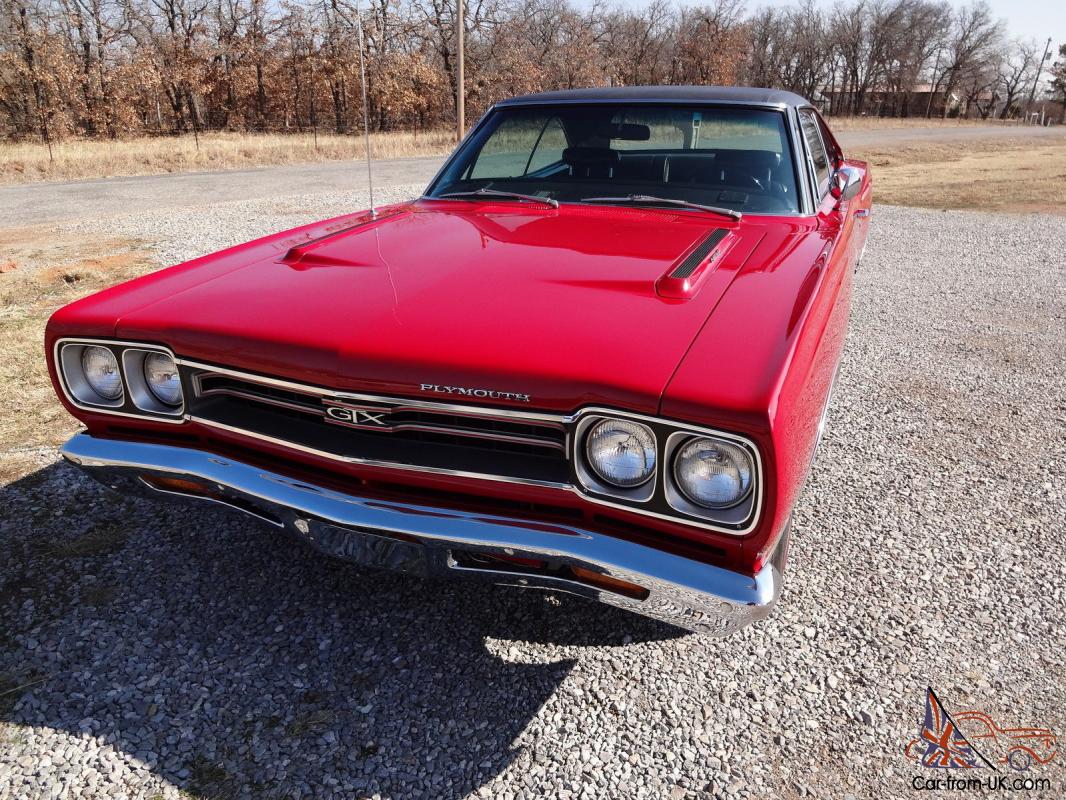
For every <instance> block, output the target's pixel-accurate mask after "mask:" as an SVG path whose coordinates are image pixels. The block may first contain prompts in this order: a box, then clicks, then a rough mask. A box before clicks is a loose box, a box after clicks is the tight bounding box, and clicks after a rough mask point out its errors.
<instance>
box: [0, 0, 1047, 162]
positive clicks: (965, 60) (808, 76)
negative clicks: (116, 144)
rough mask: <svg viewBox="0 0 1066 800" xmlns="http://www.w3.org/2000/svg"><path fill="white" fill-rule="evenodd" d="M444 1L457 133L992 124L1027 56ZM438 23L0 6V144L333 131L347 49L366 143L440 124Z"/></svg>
mask: <svg viewBox="0 0 1066 800" xmlns="http://www.w3.org/2000/svg"><path fill="white" fill-rule="evenodd" d="M460 1H461V2H465V6H464V9H465V14H464V16H465V25H464V31H465V40H466V48H465V72H466V81H465V83H466V86H465V102H466V107H467V109H469V112H468V113H469V114H471V115H476V114H478V113H479V112H481V111H483V110H484V109H485V108H487V107H488V106H489V105H491V104H492V103H493V102H495V101H497V100H500V99H502V98H504V97H508V96H511V95H515V94H523V93H527V92H535V91H540V90H545V89H554V88H572V87H579V86H604V85H634V84H741V85H750V86H773V87H779V88H786V89H791V90H794V91H797V92H799V93H801V94H803V95H805V96H807V97H809V98H811V99H812V100H814V101H815V102H817V103H819V104H820V105H821V106H822V107H823V109H824V111H825V112H826V113H829V114H879V115H897V116H918V115H924V116H948V115H955V114H965V115H969V116H982V117H990V116H998V117H1004V118H1008V117H1012V116H1016V115H1018V114H1019V113H1021V112H1022V111H1023V110H1024V108H1025V106H1026V103H1027V100H1028V94H1029V93H1030V92H1031V91H1032V87H1033V85H1034V80H1035V78H1036V75H1037V71H1038V67H1039V66H1040V63H1041V57H1042V55H1043V43H1042V42H1041V43H1037V42H1027V41H1019V40H1012V39H1010V38H1009V36H1008V33H1007V31H1006V30H1005V26H1004V24H1003V23H1002V22H1001V21H999V20H997V19H996V18H995V17H994V15H993V14H992V12H991V10H990V8H989V7H988V5H987V4H985V3H984V2H981V1H980V0H978V2H974V3H972V4H970V5H965V6H953V5H952V4H950V3H949V2H945V1H943V0H842V1H841V2H839V3H838V4H837V5H835V6H833V7H831V8H826V7H823V6H820V5H817V4H816V3H815V2H814V0H797V2H795V3H794V4H793V5H790V6H785V7H774V8H762V9H759V10H755V11H750V12H749V10H748V9H747V6H746V5H745V3H744V2H743V1H742V0H711V2H709V4H706V5H700V6H695V5H694V6H685V7H679V6H675V5H674V4H672V3H671V2H669V0H651V2H649V3H648V4H647V5H645V6H644V7H642V8H630V7H625V6H616V5H611V4H609V3H608V2H607V0H592V2H591V3H584V4H582V5H577V4H575V3H574V2H571V0H460ZM455 17H456V0H368V2H365V3H358V4H356V3H354V2H351V0H0V136H3V137H4V138H9V139H28V138H42V139H45V140H48V141H54V140H59V139H62V138H65V137H70V136H83V137H112V138H121V137H127V136H134V135H145V134H149V135H151V134H166V133H190V132H191V133H199V132H201V131H206V130H233V131H261V132H294V131H308V130H312V129H314V130H329V131H334V132H336V133H340V134H344V133H349V132H352V131H354V130H360V129H361V126H362V105H361V104H362V94H361V88H360V79H359V56H360V48H361V49H362V55H363V58H364V60H365V64H366V78H367V94H368V104H369V118H370V126H371V128H372V129H374V130H381V131H387V130H398V129H425V128H432V127H439V126H443V125H448V124H454V119H455V114H456V62H457V50H456V36H455ZM360 29H361V31H362V35H360ZM1060 68H1061V67H1060V65H1059V64H1056V69H1060ZM1062 87H1063V82H1062V81H1059V80H1057V81H1055V82H1054V84H1053V90H1055V91H1058V92H1059V94H1060V95H1061V93H1062Z"/></svg>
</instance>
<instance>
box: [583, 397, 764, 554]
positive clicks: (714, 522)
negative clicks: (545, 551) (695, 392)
mask: <svg viewBox="0 0 1066 800" xmlns="http://www.w3.org/2000/svg"><path fill="white" fill-rule="evenodd" d="M572 447H573V449H572V450H571V451H570V452H571V458H572V459H573V476H574V479H575V480H576V483H577V487H576V488H577V489H578V491H580V492H581V493H582V494H584V495H585V496H586V497H587V498H589V499H591V500H593V501H594V502H597V503H605V504H607V505H611V506H614V507H617V508H626V509H630V510H632V511H633V512H635V513H637V514H645V515H648V516H651V517H657V518H659V519H666V520H674V521H678V522H682V523H684V524H689V525H694V526H697V527H702V528H710V529H713V530H716V531H721V532H723V533H731V534H735V535H738V536H741V535H744V534H746V533H749V532H751V531H752V530H753V529H754V528H755V526H756V525H757V524H758V520H759V514H760V512H761V510H762V494H761V485H760V484H761V481H762V465H761V461H760V458H759V451H758V448H757V446H756V445H755V443H754V442H751V441H750V440H748V439H746V438H745V437H742V436H738V435H735V434H732V433H727V432H725V431H716V430H714V429H709V428H703V427H698V426H696V425H690V424H685V423H681V422H675V421H673V420H671V419H663V418H657V417H651V416H645V415H638V414H633V413H628V412H624V411H619V412H614V411H612V410H611V409H607V408H590V409H585V410H582V411H580V412H578V415H577V422H576V424H575V426H574V431H573V445H572Z"/></svg>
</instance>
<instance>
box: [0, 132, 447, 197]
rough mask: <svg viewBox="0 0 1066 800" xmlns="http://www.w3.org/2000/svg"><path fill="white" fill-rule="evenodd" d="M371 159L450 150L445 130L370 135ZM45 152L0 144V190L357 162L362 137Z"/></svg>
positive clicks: (137, 142) (71, 145) (77, 145)
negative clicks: (123, 177)
mask: <svg viewBox="0 0 1066 800" xmlns="http://www.w3.org/2000/svg"><path fill="white" fill-rule="evenodd" d="M370 139H371V141H370V150H371V153H372V154H373V156H374V158H378V159H380V158H405V157H408V156H429V155H443V154H446V153H448V152H450V151H451V149H452V148H453V147H454V146H455V138H454V133H453V132H452V131H450V130H446V131H445V130H437V131H420V132H411V133H400V132H398V133H375V134H372V135H371V137H370ZM53 151H54V154H55V161H54V162H50V161H49V159H48V149H47V148H46V147H45V146H44V145H42V144H36V143H19V144H16V143H11V142H0V184H11V183H32V182H35V181H66V180H80V179H83V178H104V177H112V176H118V175H157V174H163V173H168V172H195V171H202V170H220V169H239V168H248V167H262V166H268V165H274V164H300V163H309V162H315V161H341V160H351V159H356V158H363V157H364V155H365V151H364V149H363V137H362V136H336V135H332V134H319V136H318V143H317V147H316V144H315V139H314V137H313V136H312V135H311V134H305V133H294V134H284V135H282V134H237V133H208V134H204V135H202V136H201V137H200V144H199V148H197V146H196V142H195V140H194V139H193V137H192V136H180V137H179V136H163V137H158V138H144V139H131V140H128V141H115V142H112V141H88V140H86V141H81V140H76V141H70V142H64V143H62V144H58V145H53Z"/></svg>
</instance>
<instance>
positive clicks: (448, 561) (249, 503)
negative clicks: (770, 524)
mask: <svg viewBox="0 0 1066 800" xmlns="http://www.w3.org/2000/svg"><path fill="white" fill-rule="evenodd" d="M62 455H63V456H64V458H66V459H67V460H68V461H70V462H72V463H73V464H76V465H77V466H79V467H81V468H82V469H83V470H85V471H86V472H87V473H88V474H89V475H91V476H92V477H94V478H96V479H97V480H99V481H101V482H102V483H104V484H105V485H107V486H110V487H111V488H113V489H116V490H120V491H130V492H135V493H138V494H142V495H145V496H148V497H154V498H156V499H162V498H164V497H172V498H173V497H175V496H177V497H182V495H181V493H180V492H178V493H171V492H165V493H164V492H162V491H159V490H155V489H153V488H150V487H148V486H146V485H145V484H144V482H143V480H142V479H141V476H143V475H146V474H148V475H156V476H159V477H175V478H184V479H186V480H190V479H191V480H196V481H198V482H202V483H204V484H205V487H209V488H210V490H211V491H213V492H218V494H219V496H220V497H222V498H223V502H224V499H225V498H230V499H231V500H233V501H235V502H234V506H235V507H237V510H240V511H243V512H245V513H248V514H252V515H255V510H256V509H259V510H261V511H262V513H263V514H264V515H269V516H270V517H272V518H274V519H276V520H279V521H281V523H282V524H283V525H284V526H285V529H286V530H287V531H289V532H290V533H291V534H293V535H294V536H296V537H297V538H300V539H302V540H303V541H305V542H307V543H308V544H310V545H311V546H313V547H315V548H316V549H318V550H320V551H321V552H324V553H327V554H329V555H332V556H337V557H340V558H344V559H346V560H349V561H354V562H356V563H361V564H366V565H370V566H375V567H383V568H389V569H393V570H398V571H402V572H406V573H413V574H415V575H424V576H434V577H446V578H463V577H466V578H482V579H488V580H490V581H492V582H495V583H501V584H506V585H517V586H523V587H529V588H538V589H547V590H554V591H566V592H570V593H573V594H577V595H579V596H582V597H586V598H588V599H591V600H597V601H599V602H603V603H607V604H610V605H614V606H618V607H620V608H623V609H627V610H629V611H633V612H635V613H638V614H643V615H645V616H649V617H652V618H655V619H659V620H662V621H664V622H668V623H671V624H674V625H678V626H681V627H684V628H688V629H690V630H695V631H698V632H701V633H707V634H711V635H726V634H729V633H732V632H733V631H736V630H738V629H740V628H742V627H744V626H745V625H748V624H750V623H752V622H754V621H756V620H758V619H761V618H763V617H765V616H766V615H767V614H769V613H770V611H771V610H772V608H773V607H774V605H775V604H776V602H777V599H778V597H779V595H780V591H781V586H782V583H783V571H784V558H785V552H786V550H787V547H786V545H785V542H787V539H788V531H787V528H786V530H785V531H784V534H783V536H782V538H781V542H782V544H780V545H778V547H777V548H776V550H775V552H774V557H773V558H772V559H770V560H769V561H768V563H767V564H766V565H765V566H763V568H762V569H761V570H760V571H759V572H758V573H756V574H755V575H745V574H743V573H739V572H734V571H732V570H728V569H724V568H722V567H718V566H714V565H711V564H706V563H703V562H699V561H695V560H693V559H690V558H685V557H683V556H678V555H674V554H672V553H667V552H663V551H662V550H658V549H655V548H653V547H648V546H645V545H641V544H637V543H635V542H631V541H627V540H624V539H618V538H615V537H612V536H607V535H605V534H603V533H600V532H599V531H595V530H590V529H586V528H583V527H579V526H575V525H572V524H570V523H565V522H559V523H535V522H531V521H529V520H523V519H521V518H513V517H507V516H502V515H498V514H485V513H479V512H466V511H458V510H454V509H449V508H440V507H435V506H428V505H418V504H413V503H406V502H398V501H391V500H380V499H376V498H370V497H362V496H358V495H353V494H348V493H341V492H337V491H333V490H330V489H326V488H323V487H319V486H315V485H312V484H308V483H305V482H303V481H298V480H293V479H291V478H287V477H285V476H283V475H280V474H277V473H273V472H270V471H267V470H262V469H259V468H256V467H253V466H250V465H248V464H243V463H241V462H239V461H233V460H231V459H228V458H221V457H219V456H216V455H212V454H211V453H208V452H204V451H200V450H194V449H189V448H182V447H174V446H171V445H158V444H147V443H143V442H127V441H120V440H112V439H100V438H97V437H94V436H91V435H89V434H85V433H81V434H77V435H75V436H74V437H73V438H72V439H70V441H68V442H67V443H66V444H65V445H64V446H63V448H62ZM187 497H188V499H203V498H199V497H198V496H196V495H188V496H187ZM216 502H217V501H216ZM456 556H458V558H456ZM464 556H487V557H490V558H497V559H499V558H503V559H506V558H508V557H512V558H515V557H517V558H533V559H538V560H541V561H543V562H544V563H545V565H546V567H548V566H550V569H548V568H546V569H543V570H540V571H522V570H519V569H514V568H510V569H509V568H508V567H507V565H506V564H500V565H499V566H496V565H493V564H492V563H491V562H489V563H488V564H486V565H485V566H484V567H482V566H481V565H479V566H477V567H476V568H471V567H469V566H467V567H463V568H458V567H460V564H459V563H457V562H458V560H459V559H461V558H463V557H464ZM237 557H239V554H237V553H235V554H234V558H237ZM571 567H580V568H582V569H587V570H592V571H593V572H595V573H598V574H601V575H606V576H609V577H613V578H617V579H618V580H622V581H626V582H629V583H632V584H635V585H636V586H637V587H639V588H641V589H644V590H646V591H647V595H646V596H643V597H634V596H628V595H623V594H619V593H616V592H613V591H610V590H609V589H605V588H604V587H603V586H597V585H595V584H590V583H587V582H585V583H583V582H581V581H580V580H579V576H577V575H576V574H575V573H574V572H573V570H572V569H570V568H571Z"/></svg>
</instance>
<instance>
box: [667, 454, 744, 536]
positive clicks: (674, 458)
mask: <svg viewBox="0 0 1066 800" xmlns="http://www.w3.org/2000/svg"><path fill="white" fill-rule="evenodd" d="M671 438H672V439H674V441H672V442H668V447H667V452H668V454H669V458H670V465H669V471H670V476H669V477H670V479H669V481H668V488H667V494H666V498H667V501H668V502H669V503H670V505H671V506H672V507H674V508H676V509H678V510H679V511H684V512H685V513H688V514H713V515H714V516H715V517H716V518H729V517H730V516H732V513H731V510H732V509H734V508H736V507H738V506H741V505H742V504H744V502H745V501H746V500H747V499H748V497H749V496H750V495H751V493H752V492H753V491H754V490H755V464H754V460H753V459H752V457H751V452H750V451H749V450H748V449H747V448H745V447H742V446H740V445H739V444H738V443H736V442H733V441H729V440H728V439H724V438H723V437H721V436H701V435H691V434H685V433H678V434H674V436H673V437H671ZM698 441H710V442H712V443H719V444H723V445H727V446H730V447H733V448H736V449H737V450H739V451H740V453H741V455H743V456H745V457H747V459H748V468H749V471H750V480H749V483H748V487H747V488H746V489H745V490H744V492H743V494H741V495H740V496H739V497H738V498H737V499H736V500H734V501H732V502H730V503H725V504H722V505H705V504H703V503H699V502H697V501H696V500H694V499H693V498H692V497H691V496H690V495H689V493H688V492H687V491H685V487H684V486H683V484H682V481H681V478H680V476H679V475H678V467H679V464H680V462H681V454H682V452H683V451H684V449H685V448H687V447H688V446H689V445H691V444H693V443H694V442H698Z"/></svg>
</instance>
